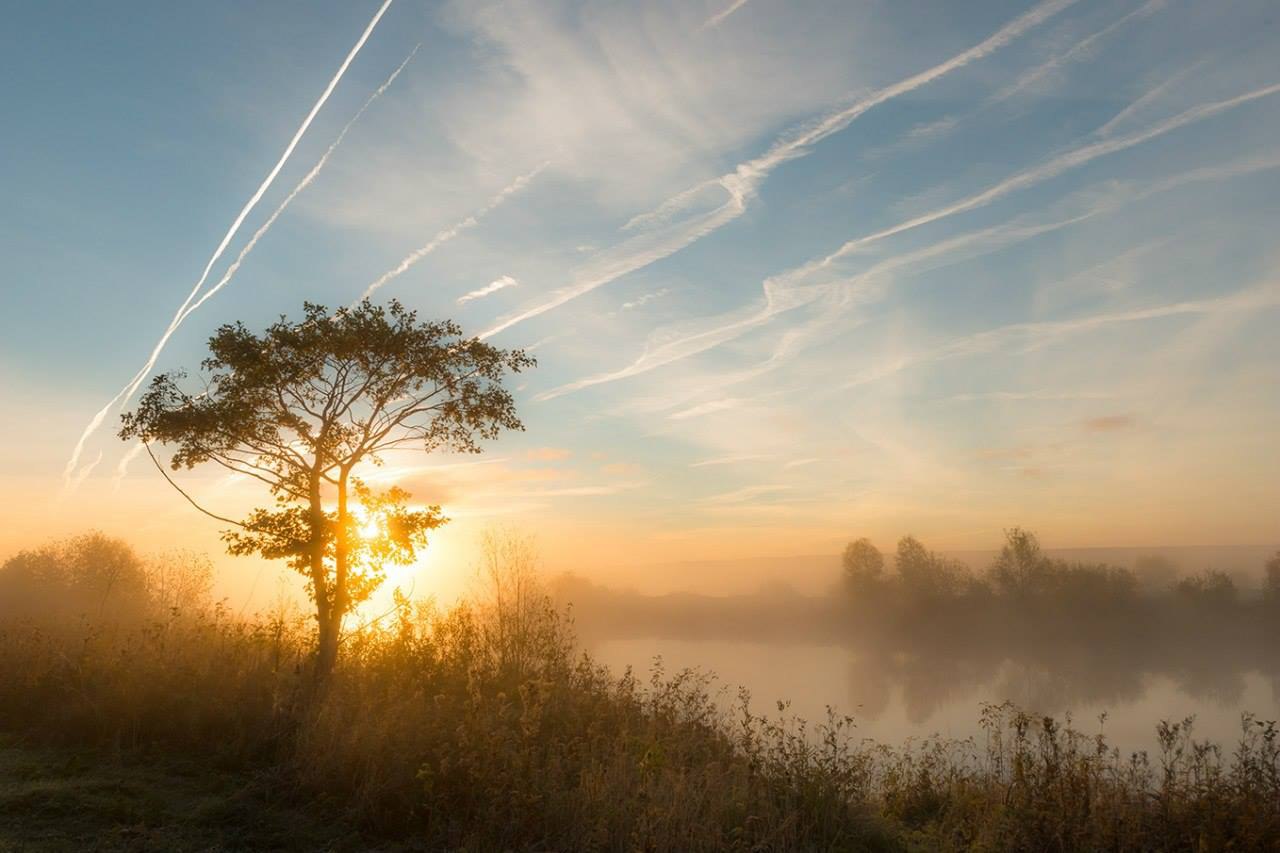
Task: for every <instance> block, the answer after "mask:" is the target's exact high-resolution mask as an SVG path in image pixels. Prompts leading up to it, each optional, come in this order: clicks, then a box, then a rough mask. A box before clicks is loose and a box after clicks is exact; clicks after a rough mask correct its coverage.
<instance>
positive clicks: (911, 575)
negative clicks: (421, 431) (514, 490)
mask: <svg viewBox="0 0 1280 853" xmlns="http://www.w3.org/2000/svg"><path fill="white" fill-rule="evenodd" d="M841 562H842V577H841V580H842V583H841V586H840V588H839V591H838V592H834V593H833V594H831V595H829V596H824V597H814V596H802V595H799V594H796V593H791V592H772V593H763V592H762V593H756V594H754V595H740V596H725V597H716V596H702V595H691V594H676V595H666V596H642V595H636V594H632V593H624V592H617V591H613V590H608V589H604V588H602V587H598V586H595V585H593V584H591V583H589V582H587V581H584V580H581V579H578V578H574V577H567V578H564V579H562V580H561V581H560V583H559V585H558V594H559V596H560V597H561V598H562V599H563V600H566V601H569V602H572V603H573V606H574V613H575V618H576V620H577V624H578V628H579V632H580V634H581V635H582V637H583V639H584V641H585V642H587V643H588V644H590V643H592V642H597V641H603V640H607V639H626V638H640V637H661V638H669V639H684V640H698V639H703V640H712V639H714V640H736V641H743V642H792V643H795V642H802V643H813V644H840V645H846V646H849V647H851V648H852V650H853V652H854V653H853V656H852V664H851V671H850V689H851V692H852V695H851V697H850V698H851V699H852V700H853V702H854V704H856V705H858V706H860V707H861V712H862V713H863V714H865V715H867V716H869V717H875V716H877V715H879V714H880V713H882V712H883V711H884V710H885V709H886V708H887V706H888V704H889V701H890V699H891V696H892V695H893V691H894V688H895V687H896V686H901V689H902V697H903V701H904V703H905V705H906V711H907V714H908V716H909V717H910V718H911V719H912V720H914V721H922V720H924V719H927V718H928V717H929V716H930V715H931V714H932V713H933V712H934V711H935V710H936V709H937V708H938V707H940V706H941V705H942V704H944V703H946V702H947V701H948V700H949V699H951V698H954V697H956V696H959V695H962V694H968V693H969V692H971V691H972V690H974V689H977V688H979V687H984V686H985V687H986V688H987V692H991V693H992V695H998V696H1000V697H1002V698H1009V699H1012V700H1014V701H1016V702H1018V703H1019V704H1022V705H1023V706H1025V707H1034V708H1040V709H1044V710H1055V709H1061V708H1064V707H1068V706H1071V705H1075V704H1081V703H1088V704H1116V703H1121V702H1125V701H1132V700H1136V699H1138V698H1139V697H1141V695H1142V694H1143V692H1144V690H1145V689H1146V679H1147V677H1148V676H1163V677H1166V678H1169V679H1171V680H1173V681H1174V682H1175V683H1176V684H1177V685H1178V686H1179V687H1180V688H1181V689H1183V690H1184V691H1186V692H1188V693H1190V694H1191V695H1192V696H1195V697H1197V698H1201V699H1206V700H1216V701H1222V702H1236V701H1238V700H1239V699H1240V697H1241V695H1242V693H1243V691H1244V686H1245V678H1244V677H1245V674H1246V673H1249V672H1260V673H1264V674H1266V675H1269V676H1270V677H1271V678H1272V680H1273V681H1272V683H1273V685H1276V687H1275V689H1277V690H1278V691H1280V643H1278V641H1280V553H1277V555H1276V556H1274V557H1273V558H1272V559H1271V560H1269V561H1268V562H1267V564H1266V566H1265V567H1264V568H1265V576H1264V581H1263V587H1262V590H1261V594H1257V593H1256V592H1254V591H1247V592H1246V591H1242V590H1240V589H1238V588H1237V587H1236V585H1235V583H1234V582H1233V581H1232V580H1231V578H1230V577H1229V576H1227V575H1226V574H1224V573H1222V572H1218V571H1213V570H1207V571H1204V572H1201V573H1200V574H1196V575H1189V576H1183V577H1179V575H1178V571H1177V567H1176V566H1174V565H1173V564H1172V563H1171V562H1169V561H1168V560H1166V559H1164V558H1160V557H1149V558H1145V559H1140V560H1138V561H1137V563H1136V564H1135V566H1134V569H1133V570H1130V569H1124V568H1118V567H1115V566H1108V565H1104V564H1090V563H1081V562H1068V561H1065V560H1060V559H1055V558H1052V557H1050V556H1048V555H1047V554H1045V553H1044V552H1043V551H1042V550H1041V549H1040V546H1039V543H1038V542H1037V541H1036V538H1035V536H1034V535H1033V534H1031V533H1029V532H1026V531H1023V530H1020V529H1017V528H1015V529H1013V530H1011V531H1009V532H1008V533H1007V536H1006V542H1005V545H1004V547H1003V548H1002V549H1001V551H1000V553H999V554H998V555H997V557H996V558H995V560H994V561H993V562H992V564H991V566H990V567H989V568H988V569H987V570H986V571H984V572H981V573H975V572H973V571H971V570H970V569H969V568H968V567H967V566H966V565H965V564H964V563H962V562H960V561H958V560H954V559H950V558H947V557H944V556H941V555H938V554H936V553H934V552H932V551H929V550H928V549H927V548H925V547H924V546H923V545H922V544H921V543H920V542H919V541H918V540H916V539H914V538H913V537H906V538H904V539H902V540H901V541H900V542H899V543H898V547H897V551H896V553H895V554H894V555H893V558H892V567H891V568H890V567H889V566H888V565H887V563H888V562H889V561H886V559H885V557H884V555H883V554H882V553H881V552H880V551H879V550H878V549H877V548H875V546H873V545H872V544H871V543H870V542H868V541H867V540H865V539H860V540H858V541H856V542H853V543H851V544H850V545H849V546H848V547H847V548H846V549H845V552H844V554H843V557H842V561H841Z"/></svg>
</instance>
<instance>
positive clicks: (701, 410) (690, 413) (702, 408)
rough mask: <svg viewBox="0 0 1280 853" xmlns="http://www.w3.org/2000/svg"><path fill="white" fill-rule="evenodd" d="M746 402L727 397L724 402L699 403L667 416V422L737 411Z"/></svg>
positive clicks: (737, 398)
mask: <svg viewBox="0 0 1280 853" xmlns="http://www.w3.org/2000/svg"><path fill="white" fill-rule="evenodd" d="M746 402H748V401H747V400H743V399H741V398H739V397H726V398H724V399H722V400H711V401H708V402H706V403H699V404H698V405H696V406H691V407H689V408H687V409H682V410H680V411H678V412H673V413H672V414H670V415H667V420H672V421H680V420H684V419H686V418H697V417H701V416H702V415H710V414H713V413H714V412H723V411H725V410H726V409H736V408H738V407H739V406H741V405H742V404H743V403H746Z"/></svg>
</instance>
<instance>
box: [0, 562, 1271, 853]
mask: <svg viewBox="0 0 1280 853" xmlns="http://www.w3.org/2000/svg"><path fill="white" fill-rule="evenodd" d="M508 580H510V579H504V582H503V583H498V584H495V585H494V593H493V594H492V595H491V596H490V597H489V598H488V599H486V600H483V601H479V602H470V603H464V604H461V605H458V606H456V607H452V608H448V609H441V608H438V607H434V606H431V605H429V604H418V605H410V604H409V603H408V602H405V601H403V600H401V601H400V604H401V606H400V608H399V610H398V611H396V613H395V614H394V619H393V620H392V621H390V622H389V623H384V624H382V625H380V626H378V627H377V628H376V629H372V630H363V631H352V632H350V633H349V634H348V635H347V637H346V639H345V641H344V644H343V647H342V655H341V658H340V662H339V666H338V668H337V669H336V670H335V672H334V673H333V675H332V676H331V680H330V681H329V682H328V683H327V685H326V686H325V688H324V689H323V690H320V691H317V690H316V689H315V685H314V682H313V681H312V679H311V676H310V672H309V660H310V655H311V650H312V649H313V648H314V644H315V636H314V631H313V629H312V628H311V622H310V621H309V620H307V619H306V618H305V617H303V616H301V615H299V614H296V613H289V612H286V611H281V612H278V613H275V614H270V615H266V616H263V617H260V618H254V619H247V620H242V619H239V618H234V617H233V616H232V615H231V614H229V613H227V612H226V611H225V610H224V609H222V608H220V607H217V606H203V605H200V604H199V603H198V602H196V603H194V604H191V605H190V606H188V607H186V608H185V609H184V608H182V607H171V608H169V609H168V610H164V611H161V610H157V609H156V608H154V607H152V608H143V609H144V610H145V611H146V613H147V615H146V616H145V618H140V619H132V620H118V621H114V622H113V621H110V620H94V621H91V622H85V621H71V622H65V621H64V622H56V623H45V624H41V623H37V622H33V621H30V620H24V619H13V618H10V619H7V620H3V619H0V732H7V733H8V740H6V741H3V742H2V746H3V748H2V749H0V849H3V845H7V846H8V847H9V848H10V849H24V850H25V849H32V850H42V849H43V850H74V849H100V850H137V849H141V850H146V849H155V850H160V849H163V850H257V849H297V850H346V849H352V850H355V849H379V848H382V849H387V850H399V849H405V850H419V849H420V850H467V851H489V850H564V851H569V850H574V851H577V850H583V851H613V850H626V851H631V850H643V851H720V850H729V851H744V853H745V851H874V850H903V851H912V850H920V851H925V850H929V851H932V850H955V851H962V850H990V851H995V850H1016V851H1063V853H1065V851H1076V850H1090V851H1092V850H1097V851H1148V850H1154V851H1169V853H1173V851H1179V853H1180V852H1181V851H1186V853H1202V851H1205V852H1207V851H1251V850H1258V851H1266V850H1276V849H1280V732H1278V731H1277V727H1276V725H1275V724H1274V723H1269V722H1265V721H1259V720H1254V719H1252V718H1248V717H1246V718H1245V719H1244V720H1243V721H1242V732H1241V737H1240V740H1239V741H1238V743H1235V744H1228V745H1218V744H1211V743H1205V742H1201V741H1199V740H1197V739H1196V738H1195V737H1194V734H1193V733H1194V728H1193V726H1192V724H1191V721H1171V722H1159V723H1158V724H1156V725H1157V735H1158V742H1159V748H1158V750H1157V751H1156V752H1155V753H1153V754H1151V755H1148V754H1145V753H1137V754H1133V755H1123V754H1121V753H1120V752H1119V751H1118V750H1117V749H1115V748H1113V747H1111V746H1110V745H1109V744H1108V742H1107V741H1106V739H1105V738H1104V737H1102V736H1101V735H1093V734H1089V733H1087V732H1082V731H1079V730H1077V729H1076V728H1074V727H1073V725H1072V724H1071V722H1070V721H1069V720H1067V721H1061V720H1055V719H1053V718H1047V717H1037V716H1034V715H1031V714H1028V713H1025V712H1023V711H1021V710H1019V709H1017V708H1014V707H1012V706H1010V705H1007V704H1006V705H993V706H990V707H988V708H987V709H986V710H985V712H984V715H983V718H982V720H981V730H982V735H981V736H980V737H977V738H972V739H966V740H942V739H931V740H926V741H924V742H917V743H908V744H904V745H890V744H877V743H871V742H867V741H864V740H860V739H859V738H858V737H857V736H856V729H855V728H854V726H853V721H852V720H851V719H848V718H844V717H840V716H837V715H834V714H832V715H829V716H828V718H827V719H825V720H819V721H813V722H807V721H803V720H798V719H788V718H787V717H786V716H785V714H783V709H782V708H779V714H778V715H769V716H762V715H760V714H758V713H756V712H755V711H754V710H753V709H752V705H751V703H750V701H749V697H747V696H745V695H740V696H739V697H738V700H737V701H730V702H724V701H721V699H720V696H721V694H720V693H718V692H717V691H716V690H715V689H714V686H713V683H712V679H711V678H710V677H709V676H707V675H703V674H700V673H698V672H694V671H688V670H685V671H680V672H674V673H668V672H665V671H664V670H663V669H662V667H661V664H660V662H659V664H658V665H657V666H655V668H654V670H653V672H652V674H651V675H650V676H649V677H648V678H643V679H642V678H640V677H638V676H637V675H636V674H635V673H633V672H630V671H627V672H625V673H621V674H617V673H613V672H610V671H608V670H607V669H605V668H603V667H602V666H600V665H598V664H597V663H596V662H594V661H593V660H592V659H591V658H590V656H589V655H586V654H584V653H582V652H581V651H579V649H578V647H577V646H576V644H575V642H574V636H573V631H572V625H571V623H570V622H569V621H568V620H567V619H566V618H565V617H564V616H563V615H562V614H560V613H559V612H558V611H557V610H555V609H554V607H553V606H552V605H551V604H550V603H549V601H548V600H547V599H546V598H545V597H544V596H543V595H542V594H541V593H540V592H539V591H538V590H537V587H536V585H534V584H532V583H525V582H524V581H519V579H517V580H518V581H519V582H515V583H510V582H507V581H508Z"/></svg>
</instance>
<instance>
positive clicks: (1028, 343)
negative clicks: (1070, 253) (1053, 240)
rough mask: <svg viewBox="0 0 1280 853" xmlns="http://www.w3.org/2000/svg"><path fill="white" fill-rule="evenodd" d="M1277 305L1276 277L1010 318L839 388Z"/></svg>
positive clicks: (883, 365) (893, 362)
mask: <svg viewBox="0 0 1280 853" xmlns="http://www.w3.org/2000/svg"><path fill="white" fill-rule="evenodd" d="M1277 305H1280V282H1272V283H1269V284H1265V285H1261V286H1257V287H1252V288H1248V289H1246V290H1242V291H1239V292H1236V293H1233V294H1231V295H1229V296H1223V297H1219V298H1217V299H1200V300H1188V301H1183V302H1174V303H1170V304H1168V305H1158V306H1155V307H1152V308H1141V309H1136V310H1133V311H1119V312H1112V313H1106V314H1094V315H1091V316H1087V317H1080V318H1076V319H1071V320H1046V321H1041V322H1033V323H1011V324H1009V325H1005V326H1000V327H997V328H995V329H989V330H987V331H984V332H978V333H976V334H972V335H966V336H964V337H961V338H958V339H956V340H954V341H951V342H949V343H947V344H943V345H942V346H940V347H935V348H934V349H931V350H927V351H925V352H921V353H916V354H910V355H904V356H898V357H896V358H893V359H890V360H888V361H885V362H883V363H881V364H878V365H876V366H874V367H872V368H870V369H868V370H864V371H862V373H861V374H859V375H858V376H856V377H854V378H853V379H852V380H850V381H848V382H846V383H845V384H844V385H843V386H841V387H843V388H846V389H848V388H854V387H857V386H859V385H865V384H867V383H870V382H877V381H880V380H882V379H886V378H888V377H890V376H893V375H894V374H897V373H900V372H902V371H904V370H907V369H910V368H913V367H917V366H920V365H923V364H929V363H934V362H940V361H946V360H949V359H954V358H963V357H966V356H971V355H978V354H981V353H988V352H995V351H998V350H1001V349H1003V348H1005V347H1008V346H1010V345H1019V346H1021V348H1022V350H1023V351H1031V350H1035V349H1040V348H1043V347H1046V346H1050V345H1052V344H1056V343H1059V342H1061V341H1062V340H1064V339H1066V338H1069V337H1073V336H1076V335H1080V334H1086V333H1088V332H1093V331H1096V330H1098V329H1102V328H1106V327H1109V326H1118V325H1125V324H1129V323H1141V322H1147V321H1150V320H1160V319H1164V318H1168V317H1179V316H1188V315H1203V314H1222V313H1232V312H1239V311H1257V310H1263V309H1268V308H1273V307H1275V306H1277Z"/></svg>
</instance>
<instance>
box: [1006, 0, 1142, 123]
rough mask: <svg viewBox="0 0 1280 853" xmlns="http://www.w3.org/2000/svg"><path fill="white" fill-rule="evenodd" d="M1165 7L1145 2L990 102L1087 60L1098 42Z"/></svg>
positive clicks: (1055, 57)
mask: <svg viewBox="0 0 1280 853" xmlns="http://www.w3.org/2000/svg"><path fill="white" fill-rule="evenodd" d="M1165 5H1166V0H1147V2H1145V3H1143V4H1142V5H1141V6H1139V7H1138V8H1136V9H1133V10H1131V11H1129V12H1128V13H1126V14H1125V15H1123V16H1122V17H1120V18H1118V19H1117V20H1115V21H1112V22H1111V23H1110V24H1108V25H1107V26H1105V27H1103V28H1102V29H1100V30H1098V31H1097V32H1094V33H1092V34H1091V35H1089V36H1086V37H1085V38H1083V39H1081V40H1080V41H1078V42H1076V43H1075V44H1073V45H1072V46H1071V47H1070V48H1069V49H1067V50H1066V51H1064V52H1062V53H1060V54H1058V55H1056V56H1053V57H1051V58H1049V59H1048V60H1046V61H1045V62H1042V63H1041V64H1039V65H1037V66H1036V67H1035V68H1032V69H1030V70H1028V71H1027V72H1026V73H1024V74H1022V75H1021V76H1019V77H1018V79H1017V80H1014V81H1013V82H1012V83H1010V84H1009V85H1008V86H1006V87H1005V88H1003V89H1001V90H1000V91H999V92H997V93H996V94H995V95H993V96H992V98H991V100H992V101H1003V100H1005V99H1007V98H1010V97H1012V96H1014V95H1016V94H1018V93H1019V92H1021V91H1023V90H1025V89H1026V88H1027V87H1029V86H1031V85H1032V84H1034V83H1035V82H1036V81H1038V80H1040V79H1042V78H1043V77H1044V76H1045V75H1046V74H1049V73H1050V72H1052V71H1055V70H1056V69H1058V68H1061V67H1062V66H1064V65H1066V64H1068V63H1071V62H1080V61H1083V60H1085V59H1088V58H1089V57H1090V56H1091V55H1092V54H1091V51H1092V50H1093V49H1094V48H1095V47H1097V45H1098V44H1099V42H1101V41H1103V40H1104V39H1106V38H1107V36H1109V35H1111V34H1113V33H1114V32H1115V31H1116V30H1118V29H1120V28H1121V27H1123V26H1124V25H1125V24H1128V23H1130V22H1131V21H1134V20H1138V19H1141V18H1145V17H1147V16H1149V15H1152V14H1154V13H1155V12H1157V11H1159V10H1160V9H1162V8H1164V6H1165Z"/></svg>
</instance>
